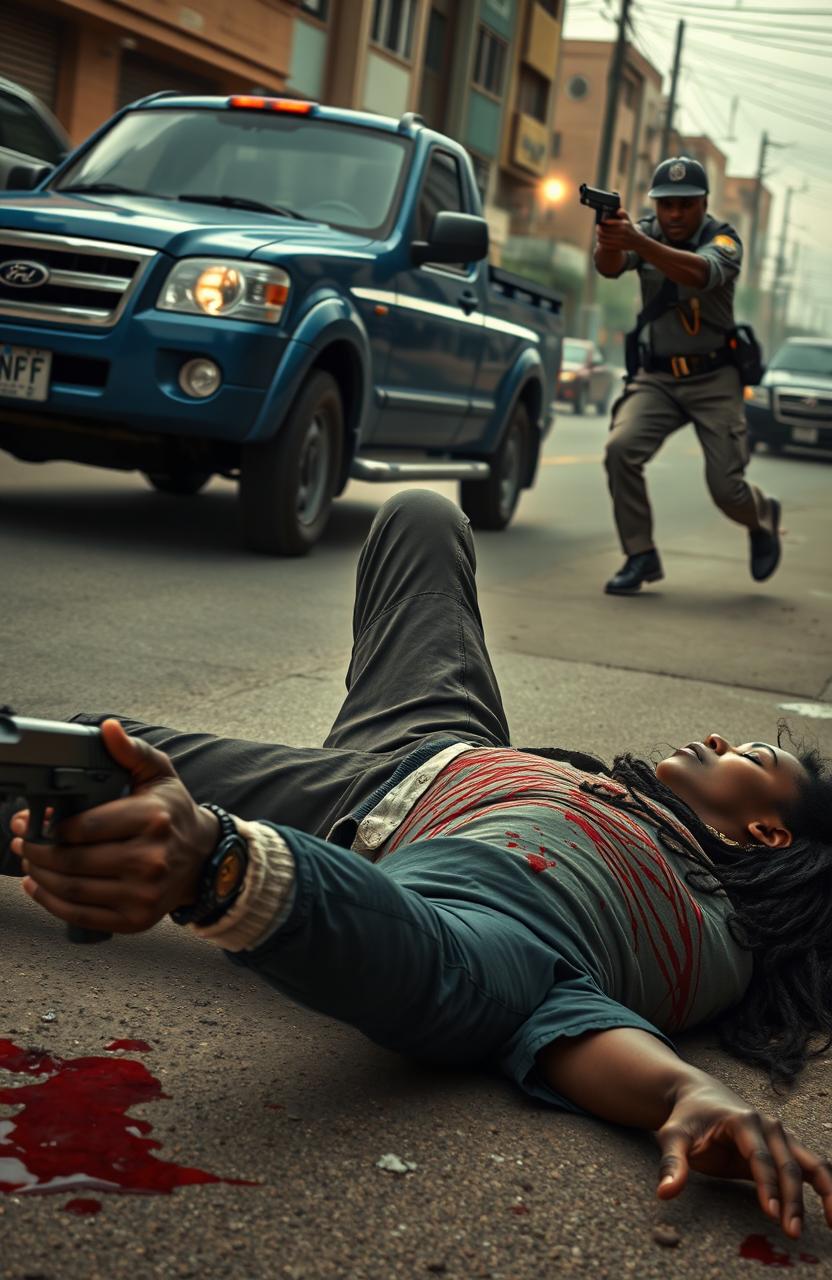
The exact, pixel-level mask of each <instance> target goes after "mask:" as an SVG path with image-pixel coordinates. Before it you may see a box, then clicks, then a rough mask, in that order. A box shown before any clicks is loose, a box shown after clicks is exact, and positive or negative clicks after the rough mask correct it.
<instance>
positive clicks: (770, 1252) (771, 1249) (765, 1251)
mask: <svg viewBox="0 0 832 1280" xmlns="http://www.w3.org/2000/svg"><path fill="white" fill-rule="evenodd" d="M740 1257H741V1258H747V1259H748V1260H749V1261H751V1262H762V1264H763V1266H765V1267H793V1266H794V1265H795V1261H794V1259H793V1258H792V1256H791V1254H789V1253H788V1252H784V1251H783V1250H782V1249H777V1248H775V1246H774V1245H773V1244H772V1243H771V1241H770V1240H769V1238H768V1236H759V1235H755V1236H746V1238H745V1239H744V1240H743V1242H742V1244H741V1245H740ZM797 1258H798V1261H799V1262H809V1263H813V1264H814V1263H818V1262H820V1258H816V1257H815V1255H814V1254H813V1253H799V1254H798V1255H797Z"/></svg>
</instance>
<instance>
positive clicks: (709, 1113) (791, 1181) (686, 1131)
mask: <svg viewBox="0 0 832 1280" xmlns="http://www.w3.org/2000/svg"><path fill="white" fill-rule="evenodd" d="M656 1139H657V1141H658V1143H659V1146H660V1148H661V1152H662V1159H661V1165H660V1171H659V1188H658V1194H659V1196H660V1197H661V1198H662V1199H663V1200H668V1199H671V1198H672V1197H673V1196H677V1195H678V1194H679V1192H680V1191H681V1190H682V1188H683V1187H684V1185H685V1183H686V1181H687V1177H688V1170H689V1169H695V1170H696V1172H697V1173H708V1174H712V1175H713V1176H714V1177H717V1178H750V1179H751V1180H752V1181H753V1182H754V1184H755V1186H756V1189H757V1199H758V1200H759V1202H760V1207H761V1209H762V1210H763V1213H765V1214H767V1215H768V1217H769V1218H772V1219H774V1221H775V1222H779V1223H780V1225H781V1227H782V1228H783V1230H784V1231H785V1233H786V1235H788V1236H791V1237H792V1239H797V1237H798V1236H799V1235H800V1231H801V1228H802V1226H803V1214H804V1210H803V1184H804V1182H808V1183H809V1185H810V1186H811V1187H813V1188H814V1190H815V1191H816V1192H817V1194H818V1196H819V1197H820V1199H821V1202H822V1204H823V1211H824V1214H825V1216H826V1222H827V1226H830V1227H832V1166H830V1163H829V1161H828V1160H826V1159H823V1158H822V1157H821V1156H818V1155H816V1154H815V1153H814V1152H813V1151H809V1150H808V1148H806V1147H804V1146H802V1145H801V1144H800V1143H799V1142H798V1141H797V1139H796V1138H794V1137H793V1136H792V1134H790V1133H789V1132H788V1131H787V1130H786V1129H784V1128H783V1126H782V1124H781V1123H780V1121H779V1120H777V1119H775V1118H774V1117H772V1116H766V1115H762V1114H761V1113H760V1112H759V1111H755V1110H754V1109H753V1108H752V1107H750V1106H749V1105H748V1104H747V1103H746V1102H744V1101H743V1100H742V1098H740V1097H738V1096H737V1094H735V1093H734V1092H733V1090H731V1089H728V1088H727V1087H726V1086H724V1085H722V1084H720V1083H719V1082H718V1081H717V1080H713V1079H711V1080H704V1081H703V1082H702V1083H699V1084H697V1085H694V1086H693V1087H691V1088H688V1089H685V1088H683V1089H682V1090H681V1091H680V1093H679V1094H678V1096H677V1099H676V1102H675V1105H674V1107H673V1110H672V1112H671V1114H670V1116H669V1118H668V1120H667V1122H666V1123H665V1124H663V1125H662V1127H661V1128H660V1129H659V1130H657V1132H656Z"/></svg>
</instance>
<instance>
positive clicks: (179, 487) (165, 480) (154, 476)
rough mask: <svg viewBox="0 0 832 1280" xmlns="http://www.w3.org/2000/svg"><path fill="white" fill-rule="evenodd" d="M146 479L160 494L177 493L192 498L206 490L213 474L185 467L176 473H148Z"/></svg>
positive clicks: (145, 474) (145, 475)
mask: <svg viewBox="0 0 832 1280" xmlns="http://www.w3.org/2000/svg"><path fill="white" fill-rule="evenodd" d="M144 478H145V480H146V481H147V483H148V484H149V485H150V486H151V488H153V489H156V490H157V491H158V492H159V493H175V494H178V495H179V497H182V498H190V497H193V495H194V494H196V493H199V491H200V489H204V488H205V486H206V484H207V483H208V481H209V480H210V479H211V472H210V471H196V470H189V469H188V468H186V467H183V468H182V469H181V470H176V471H146V472H145V473H144Z"/></svg>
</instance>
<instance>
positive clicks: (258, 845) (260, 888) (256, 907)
mask: <svg viewBox="0 0 832 1280" xmlns="http://www.w3.org/2000/svg"><path fill="white" fill-rule="evenodd" d="M234 821H235V823H236V824H237V830H238V831H239V832H240V835H241V836H243V837H244V838H245V841H246V843H247V845H248V867H247V869H246V878H245V881H244V883H243V889H242V892H241V893H240V895H239V897H238V898H237V900H236V901H235V902H234V903H233V905H232V906H231V908H230V909H229V910H228V911H227V912H226V913H225V915H224V916H222V917H221V918H220V919H219V920H217V921H216V922H215V923H214V924H209V925H202V926H200V925H197V924H191V925H188V928H189V929H190V930H191V932H192V933H193V934H194V935H195V937H197V938H202V939H204V940H205V941H206V942H215V943H216V944H217V946H220V947H222V948H223V950H224V951H249V950H251V949H252V948H254V947H257V946H259V945H260V943H262V942H264V941H265V939H266V938H267V937H268V936H269V934H271V933H273V932H274V931H275V929H276V928H277V927H278V925H280V924H282V922H283V920H284V919H285V918H286V916H287V915H288V913H289V908H290V907H291V904H292V898H293V894H294V887H295V860H294V858H293V857H292V852H291V850H290V848H289V846H288V845H287V843H286V841H285V840H284V839H283V837H282V836H281V835H279V834H278V832H277V831H275V829H274V827H270V826H267V825H266V824H265V823H263V822H243V821H242V819H241V818H235V819H234Z"/></svg>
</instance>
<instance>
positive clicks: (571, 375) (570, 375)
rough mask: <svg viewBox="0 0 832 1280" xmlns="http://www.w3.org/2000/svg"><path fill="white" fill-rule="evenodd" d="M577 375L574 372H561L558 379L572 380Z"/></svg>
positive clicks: (563, 380) (562, 380)
mask: <svg viewBox="0 0 832 1280" xmlns="http://www.w3.org/2000/svg"><path fill="white" fill-rule="evenodd" d="M577 376H578V375H577V374H576V373H562V374H561V375H560V380H561V382H574V381H575V379H576V378H577Z"/></svg>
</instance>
